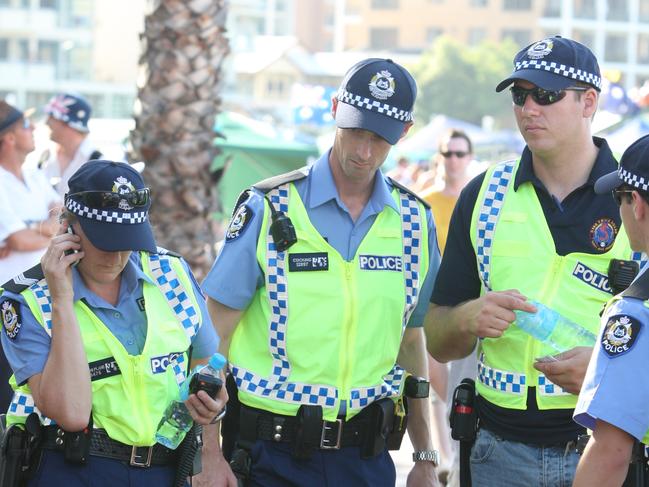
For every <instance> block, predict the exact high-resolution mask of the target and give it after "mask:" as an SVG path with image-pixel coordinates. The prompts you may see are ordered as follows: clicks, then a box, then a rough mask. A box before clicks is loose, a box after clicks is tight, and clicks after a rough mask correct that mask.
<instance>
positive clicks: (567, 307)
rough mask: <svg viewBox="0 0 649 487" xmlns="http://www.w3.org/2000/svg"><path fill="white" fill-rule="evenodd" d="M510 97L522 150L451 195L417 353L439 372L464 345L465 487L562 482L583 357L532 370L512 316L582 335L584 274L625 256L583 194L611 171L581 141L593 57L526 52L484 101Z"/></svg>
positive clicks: (539, 45) (605, 206)
mask: <svg viewBox="0 0 649 487" xmlns="http://www.w3.org/2000/svg"><path fill="white" fill-rule="evenodd" d="M512 84H514V86H512V87H511V96H512V101H513V111H514V115H515V117H516V121H517V124H518V126H519V130H520V132H521V134H522V135H523V137H524V138H525V140H526V147H525V149H524V150H523V153H522V154H521V157H520V159H518V160H513V161H506V162H502V163H500V164H496V165H495V166H493V167H492V168H490V169H488V170H487V171H486V172H485V173H483V174H481V175H479V176H478V177H476V178H474V179H473V180H472V181H471V182H469V184H468V185H467V186H466V187H465V188H464V190H463V191H462V193H461V195H460V198H459V200H458V202H457V204H456V207H455V210H454V213H453V216H452V219H451V224H450V228H449V234H448V240H447V246H446V249H445V252H444V257H443V259H442V264H441V266H440V271H439V275H438V278H437V280H436V283H435V289H434V291H433V295H432V298H431V309H430V312H429V317H430V319H429V320H427V324H426V326H427V338H428V348H429V351H430V352H431V355H433V357H435V358H437V359H438V360H446V361H448V360H453V359H457V358H461V357H464V356H466V355H467V354H470V353H475V350H476V349H475V346H476V343H477V345H478V348H477V353H478V359H479V365H478V370H477V371H476V372H477V374H476V375H477V380H476V389H477V390H478V395H477V399H476V403H477V406H478V411H479V417H480V430H479V431H478V437H477V440H476V442H475V444H474V446H473V449H472V455H471V473H472V475H473V476H474V478H473V481H474V485H494V483H495V482H497V481H498V479H502V478H503V476H505V477H506V478H512V479H513V478H517V480H518V482H519V484H521V485H522V484H523V483H530V484H531V483H536V482H538V477H539V476H541V477H542V478H544V479H549V480H547V481H548V482H553V481H554V480H551V479H553V478H555V477H557V476H560V477H561V478H563V479H564V480H563V481H564V482H568V483H569V482H570V481H571V477H572V472H573V471H574V468H575V467H576V463H577V461H578V457H577V455H576V454H575V453H574V448H572V445H573V444H574V442H575V441H576V438H577V436H578V435H579V433H581V432H583V429H582V428H581V427H579V426H578V425H576V424H575V423H574V422H573V421H572V408H573V407H574V404H575V402H576V397H575V396H574V394H576V392H578V390H579V386H580V385H581V378H582V377H583V375H581V374H583V373H585V370H586V365H587V363H588V357H589V356H590V353H589V352H590V350H589V349H588V348H587V347H581V348H579V347H577V348H575V349H573V350H571V351H569V353H566V354H564V355H562V356H559V357H558V358H557V357H555V358H556V359H557V361H556V362H552V363H541V362H539V361H537V359H538V358H539V357H544V356H546V355H555V354H556V352H553V349H552V348H550V347H549V346H547V345H543V344H541V343H540V342H538V341H533V339H532V338H530V337H529V336H527V335H526V334H525V333H524V332H523V331H522V330H521V329H519V328H517V327H516V326H513V325H512V324H513V322H514V319H515V314H514V311H515V310H522V311H528V312H534V311H535V309H534V307H533V306H532V305H531V304H530V303H529V302H528V299H536V300H538V301H540V302H543V303H544V304H546V305H548V306H550V307H552V308H553V309H555V310H556V311H558V312H559V313H561V314H562V315H565V316H566V317H567V318H569V319H571V320H573V321H575V322H577V323H579V324H580V325H582V326H584V327H587V328H589V329H590V330H591V331H594V330H595V329H596V327H597V318H596V317H597V313H598V312H599V310H600V309H601V306H602V305H603V304H604V303H605V302H606V301H607V300H608V299H609V298H610V290H608V289H605V288H604V286H596V285H593V284H594V283H593V282H591V281H590V280H588V279H587V276H586V275H585V274H586V272H585V271H586V269H590V271H593V272H595V273H597V274H598V275H599V276H601V278H602V279H606V276H607V269H608V266H609V262H610V261H611V259H612V258H617V259H630V258H631V257H632V252H631V249H630V247H629V245H628V239H627V237H626V234H625V232H624V229H623V228H621V225H620V217H619V212H618V209H617V207H616V206H615V203H614V201H613V200H612V199H611V198H609V197H605V196H599V195H596V194H595V193H594V191H593V185H594V182H595V181H596V180H597V178H598V177H599V176H601V175H603V174H607V173H608V172H610V171H611V170H613V169H615V168H616V167H617V163H616V161H615V159H614V157H613V154H612V153H611V151H610V149H609V147H608V144H607V143H606V141H605V140H604V139H601V138H598V137H593V136H592V126H591V123H592V117H593V115H594V114H595V112H596V109H597V100H598V96H599V91H600V87H601V74H600V69H599V66H598V63H597V59H596V58H595V56H594V54H593V53H592V52H591V51H590V50H589V49H588V48H587V47H586V46H584V45H582V44H580V43H578V42H576V41H573V40H571V39H567V38H562V37H559V36H555V37H549V38H546V39H543V40H541V41H538V42H534V43H532V44H530V45H528V46H526V47H524V48H523V49H521V50H520V51H519V52H518V53H517V54H516V56H515V58H514V70H513V72H512V73H511V75H509V76H508V77H507V78H506V79H505V80H503V81H502V82H501V83H499V84H498V85H497V88H496V90H497V91H502V90H504V89H505V88H506V87H508V86H509V85H512ZM579 264H582V266H581V267H580V266H579ZM580 268H581V269H583V272H580V271H579V269H580ZM598 282H601V279H598ZM512 290H513V291H512ZM477 338H480V340H477ZM561 368H563V371H562V372H560V370H561ZM538 458H545V459H546V460H544V461H543V462H539V461H537V460H535V459H538ZM550 458H552V459H553V460H552V461H550V460H549V459H550ZM474 474H475V475H474ZM526 475H527V477H525V476H526ZM478 477H479V478H478ZM532 479H533V480H532Z"/></svg>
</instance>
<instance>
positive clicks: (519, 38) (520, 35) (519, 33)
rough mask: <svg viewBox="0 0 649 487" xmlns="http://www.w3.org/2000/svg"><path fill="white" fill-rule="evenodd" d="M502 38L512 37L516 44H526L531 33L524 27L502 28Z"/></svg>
mask: <svg viewBox="0 0 649 487" xmlns="http://www.w3.org/2000/svg"><path fill="white" fill-rule="evenodd" d="M501 37H502V39H503V40H505V39H508V38H509V39H512V40H513V41H514V42H515V43H516V45H518V46H526V45H528V44H529V43H530V38H531V37H532V33H531V32H530V31H529V30H525V29H504V30H503V32H502V36H501Z"/></svg>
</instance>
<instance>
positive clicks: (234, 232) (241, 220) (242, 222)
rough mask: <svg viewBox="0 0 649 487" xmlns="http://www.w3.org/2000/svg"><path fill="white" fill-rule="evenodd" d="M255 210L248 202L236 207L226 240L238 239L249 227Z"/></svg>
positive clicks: (226, 233)
mask: <svg viewBox="0 0 649 487" xmlns="http://www.w3.org/2000/svg"><path fill="white" fill-rule="evenodd" d="M252 216H253V212H252V210H251V209H250V207H249V206H248V205H246V204H241V205H239V207H238V208H237V209H236V211H235V212H234V214H233V215H232V220H230V225H228V229H227V231H226V232H225V241H226V242H230V241H232V240H236V239H237V238H239V237H240V236H241V235H243V232H244V231H245V230H246V228H247V227H248V224H249V223H250V220H252Z"/></svg>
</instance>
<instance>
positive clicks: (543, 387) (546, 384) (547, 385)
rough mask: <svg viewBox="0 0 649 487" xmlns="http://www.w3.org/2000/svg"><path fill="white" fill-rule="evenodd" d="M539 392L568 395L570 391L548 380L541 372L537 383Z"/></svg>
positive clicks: (544, 394)
mask: <svg viewBox="0 0 649 487" xmlns="http://www.w3.org/2000/svg"><path fill="white" fill-rule="evenodd" d="M538 389H539V394H541V395H542V396H569V395H570V393H569V392H567V391H565V390H564V389H563V388H562V387H560V386H558V385H556V384H554V383H552V382H550V379H548V378H547V377H546V376H544V375H543V374H541V375H539V384H538Z"/></svg>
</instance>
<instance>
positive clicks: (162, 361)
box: [151, 352, 182, 374]
mask: <svg viewBox="0 0 649 487" xmlns="http://www.w3.org/2000/svg"><path fill="white" fill-rule="evenodd" d="M180 354H182V352H172V353H170V354H169V355H161V356H159V357H153V358H152V359H151V372H152V373H154V374H161V373H163V372H164V371H165V370H167V367H169V363H170V362H172V361H173V360H175V359H177V358H178V356H179V355H180Z"/></svg>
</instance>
